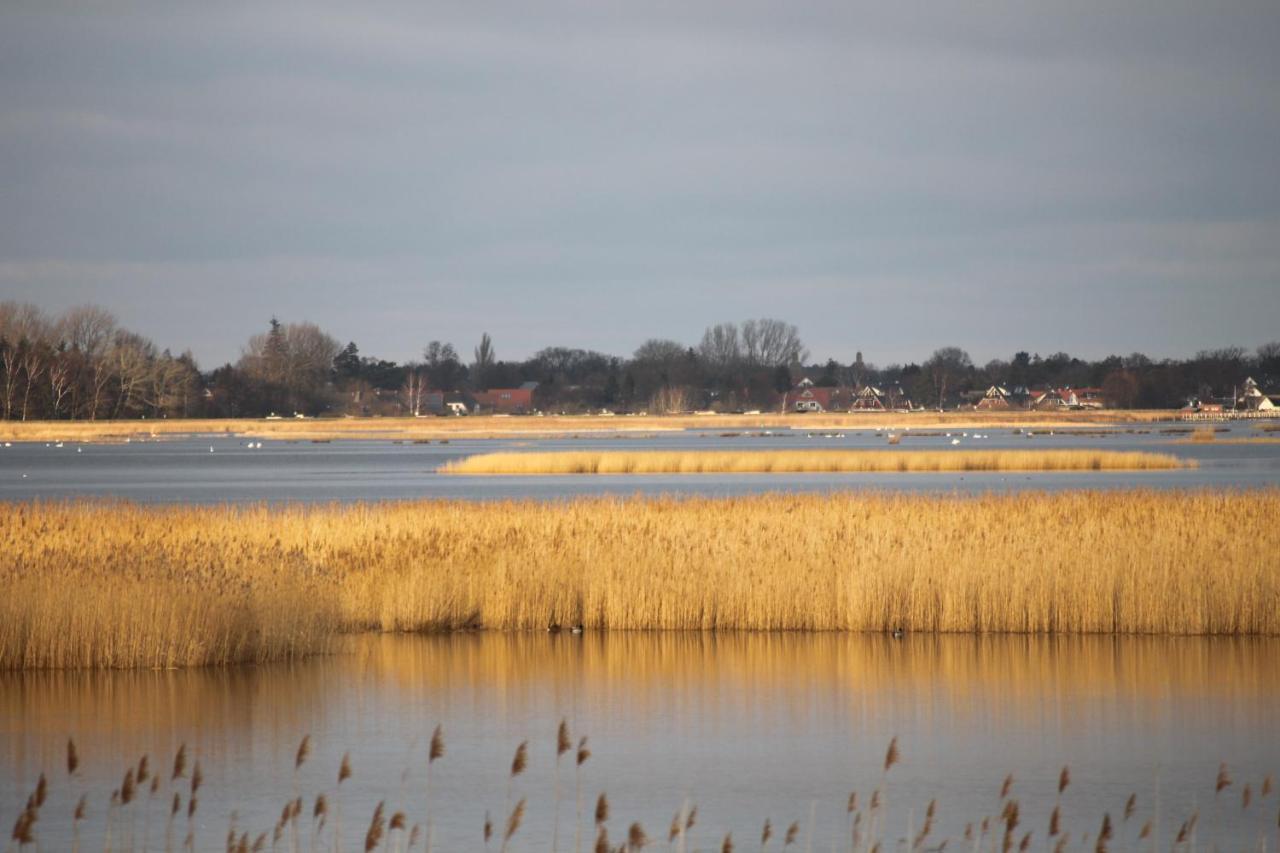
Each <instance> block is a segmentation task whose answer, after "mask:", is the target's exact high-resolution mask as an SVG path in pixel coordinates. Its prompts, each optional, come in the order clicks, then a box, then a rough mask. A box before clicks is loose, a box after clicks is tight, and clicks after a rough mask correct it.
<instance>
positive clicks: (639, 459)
mask: <svg viewBox="0 0 1280 853" xmlns="http://www.w3.org/2000/svg"><path fill="white" fill-rule="evenodd" d="M1194 465H1195V463H1194V462H1193V461H1187V460H1181V459H1179V458H1178V457H1176V456H1171V455H1169V454H1165V453H1141V452H1120V451H1114V450H942V451H926V450H916V451H907V450H745V451H734V450H711V451H696V450H695V451H565V452H549V453H484V454H480V455H477V456H468V457H466V458H465V459H460V460H457V461H455V462H449V463H446V464H445V465H444V466H442V467H441V469H440V472H441V473H443V474H516V475H531V474H790V473H894V472H898V473H919V472H937V471H1148V470H1162V469H1169V468H1182V467H1192V466H1194Z"/></svg>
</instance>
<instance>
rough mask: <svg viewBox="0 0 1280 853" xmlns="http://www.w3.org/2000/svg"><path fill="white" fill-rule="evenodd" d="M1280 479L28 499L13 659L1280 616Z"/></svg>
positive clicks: (1194, 630)
mask: <svg viewBox="0 0 1280 853" xmlns="http://www.w3.org/2000/svg"><path fill="white" fill-rule="evenodd" d="M1276 518H1280V491H1278V490H1263V491H1254V492H1233V493H1222V492H1154V491H1115V492H1088V491H1071V492H1062V493H1021V494H1016V495H982V496H972V497H967V496H936V495H900V494H899V495H895V494H889V493H884V494H859V493H839V494H831V495H778V494H774V495H760V496H753V497H739V498H688V499H673V498H656V499H649V498H634V499H610V498H593V499H583V500H577V501H571V502H564V503H541V502H534V501H506V502H493V503H473V502H462V501H458V502H450V501H418V502H405V503H385V504H351V505H315V506H301V505H295V506H286V507H266V506H250V507H190V506H172V507H144V506H138V505H133V504H127V503H101V502H70V503H27V504H21V503H19V504H9V505H7V506H6V511H5V512H4V513H2V514H0V668H4V669H24V668H67V667H105V668H120V667H148V668H169V667H177V666H198V665H216V664H231V663H237V662H246V661H250V662H252V661H267V660H282V659H290V658H295V657H299V656H302V655H307V654H314V653H317V652H323V651H325V650H327V649H328V648H330V643H331V642H332V641H333V640H334V639H335V637H336V636H337V635H339V634H341V633H352V632H362V631H450V630H466V629H475V628H488V629H498V630H538V631H541V630H545V629H546V628H547V627H548V626H550V625H579V624H581V625H584V626H585V627H586V629H587V630H588V631H592V630H600V629H692V630H726V629H745V630H767V631H772V630H821V631H884V632H887V631H891V630H893V629H895V628H901V629H904V630H906V631H907V632H1027V633H1142V634H1228V635H1230V634H1270V635H1274V634H1280V563H1278V562H1277V560H1278V559H1280V558H1277V556H1276V551H1275V549H1274V548H1273V547H1271V546H1270V544H1269V543H1268V542H1267V541H1266V540H1265V538H1263V539H1261V540H1260V539H1259V535H1260V533H1261V532H1262V531H1266V530H1269V529H1270V528H1271V527H1272V526H1274V523H1275V519H1276Z"/></svg>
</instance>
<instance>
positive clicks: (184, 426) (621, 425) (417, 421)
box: [0, 409, 1178, 443]
mask: <svg viewBox="0 0 1280 853" xmlns="http://www.w3.org/2000/svg"><path fill="white" fill-rule="evenodd" d="M1176 420H1178V412H1177V411H1175V410H1168V409H1150V410H1148V409H1142V410H1109V411H1107V410H1104V411H1094V412H1071V413H1062V412H1043V413H1042V412H990V413H987V412H972V411H967V412H927V411H926V412H911V413H903V412H849V413H830V414H812V413H811V414H777V413H773V414H757V415H547V416H534V415H519V416H503V415H469V416H466V417H453V418H450V417H429V418H413V417H406V418H305V419H301V418H289V419H272V420H268V419H265V418H238V419H225V420H220V419H192V420H136V421H132V420H131V421H0V441H13V442H36V441H56V440H62V441H78V442H84V443H90V442H95V441H122V440H124V439H160V438H181V437H196V436H234V437H243V438H254V439H258V438H263V439H284V440H288V439H296V440H299V441H308V440H328V441H334V440H414V439H426V440H440V439H455V438H456V439H494V438H497V439H512V438H563V437H571V436H575V435H578V436H584V437H585V436H592V437H595V436H610V435H620V436H632V435H634V434H637V433H672V432H682V431H697V430H711V429H715V430H733V429H738V430H758V429H763V430H770V429H781V430H788V431H803V430H812V429H820V430H821V429H851V430H856V429H865V430H902V431H903V432H905V433H908V434H909V433H910V431H911V430H916V429H929V428H936V427H945V428H952V429H983V428H1008V429H1070V428H1073V427H1115V426H1134V425H1141V424H1151V423H1158V422H1170V421H1176Z"/></svg>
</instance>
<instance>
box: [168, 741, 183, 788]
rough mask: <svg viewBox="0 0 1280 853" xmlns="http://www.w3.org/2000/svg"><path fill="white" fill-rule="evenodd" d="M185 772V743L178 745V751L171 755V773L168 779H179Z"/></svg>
mask: <svg viewBox="0 0 1280 853" xmlns="http://www.w3.org/2000/svg"><path fill="white" fill-rule="evenodd" d="M186 772H187V745H186V744H185V743H183V744H179V745H178V752H177V753H176V754H175V755H174V756H173V775H172V776H170V777H169V781H171V782H172V781H176V780H178V779H181V778H182V777H183V776H184V775H186Z"/></svg>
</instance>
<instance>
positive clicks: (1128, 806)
mask: <svg viewBox="0 0 1280 853" xmlns="http://www.w3.org/2000/svg"><path fill="white" fill-rule="evenodd" d="M1137 805H1138V795H1137V794H1130V795H1129V799H1127V800H1125V801H1124V820H1125V823H1128V822H1129V818H1131V817H1133V812H1134V809H1135V808H1137Z"/></svg>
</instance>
